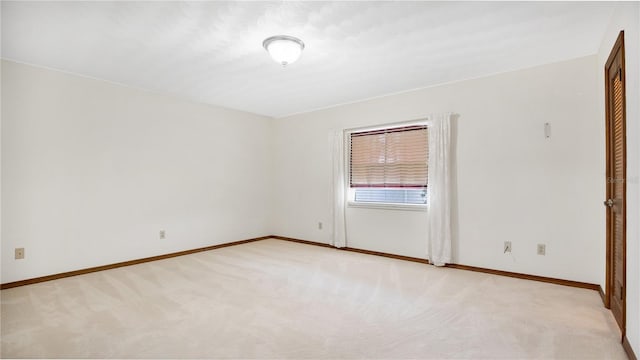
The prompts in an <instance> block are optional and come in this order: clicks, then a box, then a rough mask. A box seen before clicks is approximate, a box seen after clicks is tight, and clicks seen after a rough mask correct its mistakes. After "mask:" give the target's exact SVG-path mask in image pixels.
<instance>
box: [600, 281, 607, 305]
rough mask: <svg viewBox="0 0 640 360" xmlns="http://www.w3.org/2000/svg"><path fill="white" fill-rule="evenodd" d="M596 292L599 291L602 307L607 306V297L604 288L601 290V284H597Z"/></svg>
mask: <svg viewBox="0 0 640 360" xmlns="http://www.w3.org/2000/svg"><path fill="white" fill-rule="evenodd" d="M598 293H600V298H601V299H602V303H603V304H604V307H607V297H606V295H605V293H604V290H602V286H598Z"/></svg>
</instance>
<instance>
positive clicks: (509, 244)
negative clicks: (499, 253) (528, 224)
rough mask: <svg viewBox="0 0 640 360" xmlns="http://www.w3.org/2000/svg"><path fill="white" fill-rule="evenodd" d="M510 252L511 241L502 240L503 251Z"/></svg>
mask: <svg viewBox="0 0 640 360" xmlns="http://www.w3.org/2000/svg"><path fill="white" fill-rule="evenodd" d="M510 252H511V241H505V242H504V253H505V254H506V253H510Z"/></svg>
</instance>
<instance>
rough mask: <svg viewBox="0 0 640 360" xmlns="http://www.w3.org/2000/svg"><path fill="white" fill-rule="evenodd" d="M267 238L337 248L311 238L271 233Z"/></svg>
mask: <svg viewBox="0 0 640 360" xmlns="http://www.w3.org/2000/svg"><path fill="white" fill-rule="evenodd" d="M267 238H271V239H278V240H285V241H291V242H296V243H299V244H306V245H314V246H322V247H326V248H331V249H335V248H334V246H333V245H330V244H325V243H319V242H315V241H309V240H301V239H296V238H290V237H285V236H279V235H271V236H267Z"/></svg>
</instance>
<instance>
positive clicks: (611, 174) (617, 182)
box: [606, 33, 626, 333]
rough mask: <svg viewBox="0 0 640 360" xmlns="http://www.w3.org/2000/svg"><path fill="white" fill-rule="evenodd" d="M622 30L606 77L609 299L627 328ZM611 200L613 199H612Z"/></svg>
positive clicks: (620, 320) (619, 319)
mask: <svg viewBox="0 0 640 360" xmlns="http://www.w3.org/2000/svg"><path fill="white" fill-rule="evenodd" d="M623 35H624V34H623V33H620V36H619V38H618V41H617V42H616V45H615V46H614V48H613V50H612V53H611V56H610V57H609V61H607V67H606V79H607V133H608V146H607V173H608V179H607V180H608V181H607V183H608V186H607V195H608V199H607V202H608V203H607V204H606V205H608V210H607V211H608V214H607V229H608V239H607V243H608V249H607V250H608V257H609V258H608V273H609V276H608V279H607V280H608V294H607V295H608V296H607V297H608V300H609V305H610V308H611V311H612V313H613V315H614V317H615V319H616V321H617V322H618V325H619V326H620V329H622V331H623V333H624V330H625V297H626V294H625V293H626V291H625V287H626V279H625V275H626V274H625V273H626V257H625V252H626V195H625V193H626V143H625V79H624V37H623ZM609 199H610V200H609Z"/></svg>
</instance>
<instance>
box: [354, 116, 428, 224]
mask: <svg viewBox="0 0 640 360" xmlns="http://www.w3.org/2000/svg"><path fill="white" fill-rule="evenodd" d="M414 125H420V126H426V127H427V129H428V128H429V127H430V125H431V122H430V121H429V119H428V118H422V119H417V120H410V121H402V122H396V123H387V124H381V125H373V126H363V127H357V128H350V129H345V130H344V149H345V151H344V164H345V170H344V174H345V177H344V183H345V192H346V194H345V198H346V203H347V207H350V208H367V209H386V210H408V211H427V209H428V207H429V186H428V184H427V188H426V191H427V202H426V203H425V204H405V203H385V202H362V201H361V202H357V201H355V191H356V190H355V188H352V187H351V186H350V181H349V179H350V176H351V158H350V154H351V134H352V133H357V132H363V131H376V130H384V129H393V128H398V127H405V126H414ZM380 189H395V188H380Z"/></svg>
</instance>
